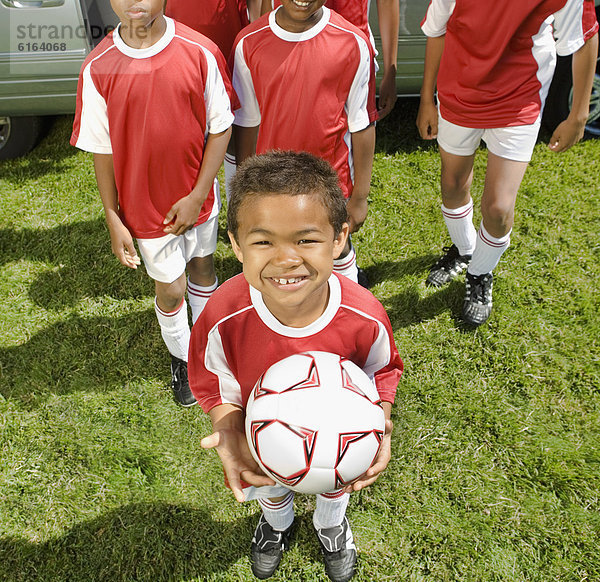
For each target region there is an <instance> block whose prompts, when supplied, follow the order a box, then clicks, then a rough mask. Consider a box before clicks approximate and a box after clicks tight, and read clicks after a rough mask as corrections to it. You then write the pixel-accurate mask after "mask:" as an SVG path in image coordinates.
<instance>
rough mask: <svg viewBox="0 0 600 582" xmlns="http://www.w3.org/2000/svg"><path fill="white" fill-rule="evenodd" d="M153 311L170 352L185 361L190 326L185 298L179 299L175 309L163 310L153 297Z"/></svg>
mask: <svg viewBox="0 0 600 582" xmlns="http://www.w3.org/2000/svg"><path fill="white" fill-rule="evenodd" d="M154 311H155V312H156V317H157V319H158V323H159V325H160V334H161V335H162V338H163V340H164V342H165V344H166V345H167V349H168V350H169V352H170V354H171V355H172V356H175V357H176V358H179V359H180V360H184V361H185V362H187V359H188V346H189V344H190V326H189V323H188V313H187V303H186V302H185V299H182V300H181V304H180V305H179V307H178V308H177V309H175V311H163V310H162V309H161V308H160V307H159V306H158V303H157V302H156V298H154Z"/></svg>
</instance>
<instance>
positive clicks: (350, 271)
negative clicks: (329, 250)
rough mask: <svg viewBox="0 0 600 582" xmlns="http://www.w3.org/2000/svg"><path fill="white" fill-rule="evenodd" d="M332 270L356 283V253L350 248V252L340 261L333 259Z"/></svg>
mask: <svg viewBox="0 0 600 582" xmlns="http://www.w3.org/2000/svg"><path fill="white" fill-rule="evenodd" d="M333 270H334V271H335V272H336V273H338V274H340V275H344V276H346V277H348V279H350V280H352V281H354V282H355V283H358V267H357V266H356V253H355V252H354V247H350V252H349V253H348V254H347V255H346V256H345V257H343V258H341V259H334V261H333Z"/></svg>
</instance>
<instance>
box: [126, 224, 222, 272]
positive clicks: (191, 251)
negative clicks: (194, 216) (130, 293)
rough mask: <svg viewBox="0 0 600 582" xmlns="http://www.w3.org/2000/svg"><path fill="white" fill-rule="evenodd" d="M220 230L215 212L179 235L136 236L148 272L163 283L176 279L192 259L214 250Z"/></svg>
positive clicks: (210, 253)
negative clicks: (204, 220) (209, 217)
mask: <svg viewBox="0 0 600 582" xmlns="http://www.w3.org/2000/svg"><path fill="white" fill-rule="evenodd" d="M218 230H219V222H218V217H217V216H214V217H213V218H211V219H210V220H207V221H206V222H203V223H202V224H199V225H198V226H195V227H194V228H192V229H190V230H188V231H187V232H185V233H183V234H181V235H178V236H175V235H174V234H167V235H165V236H161V237H159V238H138V239H136V240H137V243H138V248H139V250H140V254H141V255H142V259H143V261H144V266H145V267H146V271H147V272H148V275H150V277H152V279H154V280H155V281H159V282H160V283H172V282H173V281H176V280H177V279H178V278H179V277H180V276H181V275H182V274H183V273H185V267H186V265H187V263H189V261H190V260H191V259H193V258H195V257H206V256H208V255H212V254H213V253H214V252H215V249H216V248H217V233H218Z"/></svg>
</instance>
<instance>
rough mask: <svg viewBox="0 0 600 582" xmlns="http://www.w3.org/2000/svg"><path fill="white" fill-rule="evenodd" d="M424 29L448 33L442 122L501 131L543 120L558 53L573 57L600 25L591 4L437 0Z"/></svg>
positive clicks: (583, 0) (579, 0)
mask: <svg viewBox="0 0 600 582" xmlns="http://www.w3.org/2000/svg"><path fill="white" fill-rule="evenodd" d="M422 29H423V32H424V33H425V34H426V35H427V36H430V37H438V36H442V35H444V34H445V43H444V53H443V55H442V60H441V63H440V69H439V73H438V78H437V86H438V99H439V104H440V113H441V115H442V117H443V118H444V119H446V120H447V121H450V122H452V123H454V124H456V125H461V126H463V127H473V128H497V127H510V126H514V125H529V124H532V123H534V122H535V121H536V119H537V118H538V117H539V116H540V114H541V111H542V109H543V105H544V101H545V98H546V95H547V93H548V89H549V86H550V82H551V81H552V75H553V73H554V65H555V61H556V53H557V52H558V54H559V55H568V54H572V53H573V52H575V51H576V50H578V49H579V48H580V47H581V46H582V45H583V44H584V42H585V41H586V40H587V39H588V38H590V37H591V36H593V35H594V34H595V33H596V32H597V30H598V25H597V23H596V18H595V14H594V2H593V1H590V0H505V1H503V2H482V1H481V0H432V2H431V4H430V5H429V8H428V10H427V14H426V15H425V18H424V20H423V22H422ZM553 32H554V36H556V42H555V40H554V37H553Z"/></svg>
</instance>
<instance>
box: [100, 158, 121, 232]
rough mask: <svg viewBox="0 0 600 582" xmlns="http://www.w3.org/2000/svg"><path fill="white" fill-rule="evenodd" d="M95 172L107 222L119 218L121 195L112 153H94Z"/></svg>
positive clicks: (109, 222)
mask: <svg viewBox="0 0 600 582" xmlns="http://www.w3.org/2000/svg"><path fill="white" fill-rule="evenodd" d="M94 172H95V174H96V184H98V192H100V198H101V200H102V206H103V207H104V214H105V216H106V222H107V223H108V224H109V226H110V224H111V223H112V222H114V221H115V220H119V221H120V218H119V195H118V192H117V185H116V182H115V169H114V166H113V157H112V154H94Z"/></svg>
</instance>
